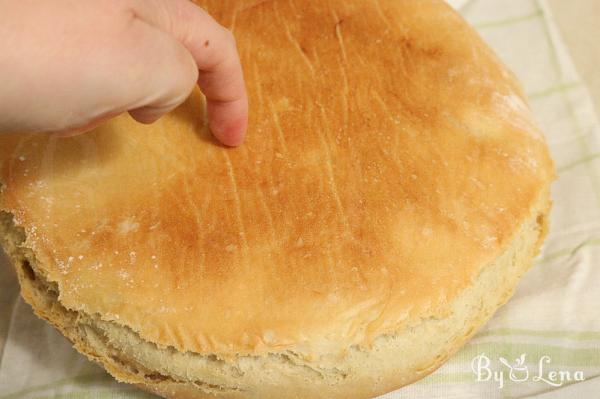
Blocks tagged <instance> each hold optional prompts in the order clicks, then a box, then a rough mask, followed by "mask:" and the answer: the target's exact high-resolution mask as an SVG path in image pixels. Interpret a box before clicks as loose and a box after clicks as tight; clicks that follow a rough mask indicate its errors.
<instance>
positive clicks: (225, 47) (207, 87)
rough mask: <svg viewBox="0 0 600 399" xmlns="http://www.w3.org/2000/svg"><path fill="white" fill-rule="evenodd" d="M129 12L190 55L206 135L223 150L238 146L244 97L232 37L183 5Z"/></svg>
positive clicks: (136, 7)
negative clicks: (205, 114)
mask: <svg viewBox="0 0 600 399" xmlns="http://www.w3.org/2000/svg"><path fill="white" fill-rule="evenodd" d="M131 11H132V15H133V17H134V18H139V19H141V20H143V21H145V22H146V23H148V24H150V25H152V26H154V27H156V28H158V29H160V30H163V31H166V32H168V33H170V34H172V35H173V37H175V39H177V40H178V41H179V42H180V43H182V44H183V46H184V47H185V48H186V49H187V50H188V51H189V52H190V54H191V55H192V57H193V58H194V60H195V62H196V64H197V65H198V70H199V77H198V84H199V86H200V89H201V90H202V92H203V93H204V95H205V96H206V101H207V111H208V118H209V126H210V129H211V131H212V133H213V134H214V135H215V136H216V137H217V139H219V141H221V142H222V143H223V144H225V145H229V146H237V145H239V144H241V143H242V141H243V140H244V135H245V133H246V128H247V125H248V97H247V94H246V86H245V84H244V76H243V71H242V66H241V63H240V59H239V55H238V52H237V48H236V43H235V39H234V37H233V34H232V33H231V32H230V31H229V30H227V29H226V28H224V27H223V26H221V25H219V24H218V23H217V22H216V21H215V20H214V19H213V18H212V17H211V16H210V15H208V13H206V12H205V11H204V10H202V9H201V8H200V7H198V6H196V5H195V4H193V3H192V2H190V1H188V0H153V1H152V2H149V1H147V0H145V1H134V2H133V3H132V9H131Z"/></svg>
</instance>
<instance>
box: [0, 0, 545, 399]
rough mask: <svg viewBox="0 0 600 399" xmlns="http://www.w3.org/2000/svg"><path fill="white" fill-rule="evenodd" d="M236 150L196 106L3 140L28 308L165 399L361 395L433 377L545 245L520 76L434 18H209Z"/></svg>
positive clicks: (399, 7)
mask: <svg viewBox="0 0 600 399" xmlns="http://www.w3.org/2000/svg"><path fill="white" fill-rule="evenodd" d="M199 3H200V5H202V6H203V7H205V9H206V10H207V11H208V12H209V13H211V14H212V15H213V16H215V18H216V19H217V20H218V21H219V22H221V23H222V24H224V25H225V26H228V27H230V28H231V29H233V30H234V32H235V35H236V37H237V41H238V47H239V51H240V55H241V58H242V64H243V66H244V72H245V76H246V80H247V85H248V90H249V94H250V110H251V116H250V125H249V134H248V138H247V141H246V143H245V144H244V145H243V146H241V147H239V148H236V149H229V148H224V147H222V146H220V145H219V144H218V143H217V142H216V141H215V140H214V139H213V138H212V136H211V135H210V132H209V131H208V128H207V123H206V118H205V113H204V112H203V109H204V100H203V98H202V96H201V95H200V93H199V92H195V93H194V94H193V95H192V97H191V98H190V99H189V100H188V101H187V102H186V103H185V104H184V105H183V106H181V107H180V108H178V109H177V110H176V111H174V112H173V113H171V114H169V115H167V116H166V117H164V118H162V119H161V120H160V121H158V122H157V123H155V124H153V125H150V126H147V125H141V124H138V123H136V122H134V121H133V120H132V119H130V118H129V117H128V116H120V117H118V118H116V119H114V120H112V121H109V122H107V123H106V124H104V125H103V126H101V127H99V128H98V129H96V130H95V131H93V132H91V133H89V134H85V135H82V136H77V137H72V138H56V137H52V136H50V135H41V134H37V135H34V134H26V135H23V134H21V135H16V134H4V135H0V183H1V184H2V191H1V194H0V210H1V212H0V241H1V242H2V245H3V247H4V249H5V250H6V252H7V253H8V255H9V256H10V257H11V259H12V262H13V264H14V266H15V268H16V270H17V272H18V275H19V281H20V284H21V290H22V295H23V297H24V298H25V300H26V301H27V302H28V303H29V304H31V306H32V307H33V309H34V311H35V312H36V313H37V314H38V315H39V316H40V317H42V318H44V319H46V320H47V321H48V322H50V323H51V324H53V325H54V326H55V327H56V328H57V329H58V330H59V331H60V332H61V333H63V334H64V335H65V336H66V337H67V338H68V339H69V340H71V341H72V342H73V344H74V346H75V348H77V350H79V351H80V352H81V353H83V354H85V355H86V356H87V357H89V358H90V359H92V360H94V361H96V362H98V363H100V364H102V365H103V366H104V368H106V370H108V372H109V373H111V374H112V375H113V376H114V377H115V378H116V379H118V380H119V381H124V382H127V383H131V384H136V385H138V386H140V387H141V388H143V389H146V390H149V391H151V392H154V393H157V394H159V395H163V396H165V397H169V398H223V399H225V398H227V399H238V398H239V399H242V398H244V399H245V398H261V399H268V398H302V399H305V398H327V399H331V398H344V399H347V398H370V397H374V396H376V395H379V394H383V393H385V392H389V391H391V390H394V389H397V388H399V387H401V386H403V385H406V384H409V383H411V382H413V381H416V380H418V379H420V378H422V377H424V376H426V375H427V374H429V373H431V372H432V371H433V370H435V369H436V368H437V367H439V366H440V365H441V364H442V363H443V362H444V361H445V360H446V359H447V358H448V357H449V356H451V355H452V354H453V353H454V352H455V351H456V350H457V349H458V348H460V347H461V345H463V344H464V343H465V341H466V340H467V339H468V338H469V337H470V336H472V335H473V334H474V333H475V331H476V330H477V329H478V328H479V327H480V326H481V325H482V324H483V323H485V321H486V320H488V319H489V318H490V317H491V315H492V314H493V313H494V311H495V310H496V309H497V308H498V307H499V306H501V305H502V304H503V303H504V302H505V301H506V300H507V299H508V298H509V297H510V295H511V293H512V292H513V290H514V288H515V286H516V284H517V282H518V280H519V277H520V276H521V275H522V274H523V273H524V272H525V271H526V270H527V268H528V267H529V266H530V265H531V263H532V259H533V258H534V256H535V255H536V253H537V252H538V250H539V247H540V244H541V242H542V240H543V237H544V235H545V232H546V220H547V214H548V211H549V207H550V200H549V187H550V184H551V181H552V180H553V178H554V168H553V163H552V161H551V159H550V156H549V153H548V149H547V146H546V144H545V142H544V139H543V137H542V135H541V133H540V131H539V130H538V128H537V127H536V125H535V123H534V122H533V121H532V117H531V114H530V111H529V108H528V106H527V103H526V99H525V96H524V94H523V91H522V89H521V87H520V86H519V84H518V82H517V81H516V79H515V77H514V76H513V74H512V73H511V72H509V71H507V69H506V68H505V67H504V66H503V65H502V63H501V62H500V61H499V60H498V58H497V57H496V56H495V55H494V54H493V52H492V51H491V50H490V49H489V48H488V47H487V46H486V45H485V44H484V43H483V41H482V40H481V39H480V37H479V36H478V35H477V34H476V32H475V31H474V30H473V29H472V28H470V27H469V26H468V25H467V23H466V22H465V21H463V20H462V19H461V17H460V16H459V15H458V14H457V13H456V12H455V11H453V10H452V9H451V8H450V7H449V6H448V5H446V4H445V3H444V2H443V1H441V0H323V1H305V0H289V1H288V0H285V1H284V0H270V1H269V0H235V1H234V0H206V1H201V2H199Z"/></svg>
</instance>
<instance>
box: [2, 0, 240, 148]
mask: <svg viewBox="0 0 600 399" xmlns="http://www.w3.org/2000/svg"><path fill="white" fill-rule="evenodd" d="M0 49H1V50H0V77H1V79H2V87H1V88H0V131H7V130H10V131H51V132H59V133H61V134H63V135H65V134H66V135H72V134H78V133H82V132H85V131H88V130H90V129H92V128H94V127H95V126H97V125H99V124H100V123H102V122H103V121H105V120H107V119H109V118H111V117H113V116H116V115H118V114H121V113H123V112H129V113H130V114H131V116H132V117H133V118H135V119H136V120H138V121H139V122H142V123H152V122H154V121H155V120H157V119H158V118H160V117H161V116H162V115H163V114H165V113H167V112H169V111H171V110H172V109H174V108H175V107H177V106H178V105H179V104H181V103H182V102H183V101H185V99H186V98H187V97H188V96H189V94H190V93H191V91H192V89H193V88H194V86H195V85H196V83H198V84H199V85H200V88H201V90H202V92H203V93H204V94H205V96H206V98H207V109H208V117H209V123H210V128H211V130H212V132H213V134H214V135H215V136H216V137H217V139H219V140H220V141H221V142H222V143H223V144H226V145H229V146H236V145H239V144H241V142H242V140H243V138H244V134H245V131H246V126H247V114H248V103H247V97H246V89H245V86H244V79H243V74H242V68H241V65H240V61H239V58H238V53H237V49H236V46H235V40H234V38H233V35H232V34H231V33H230V32H229V31H228V30H227V29H225V28H224V27H222V26H221V25H219V24H218V23H217V22H216V21H215V20H214V19H213V18H212V17H210V16H209V15H208V14H207V13H206V12H204V11H203V10H202V9H201V8H199V7H197V6H196V5H194V4H193V3H192V2H190V1H188V0H52V1H49V0H0Z"/></svg>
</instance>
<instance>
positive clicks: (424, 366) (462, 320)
mask: <svg viewBox="0 0 600 399" xmlns="http://www.w3.org/2000/svg"><path fill="white" fill-rule="evenodd" d="M545 198H547V193H544V195H543V196H541V197H540V203H539V204H537V205H536V206H535V212H534V213H533V215H532V217H531V218H530V219H529V220H528V221H527V222H526V223H524V224H523V226H522V227H521V228H520V229H519V232H518V233H517V235H516V237H515V239H514V240H513V242H512V243H511V245H510V246H509V248H508V249H507V251H506V252H504V253H503V254H502V255H501V256H500V257H499V258H498V259H496V260H495V261H494V262H492V263H491V264H489V265H486V266H485V267H484V269H483V270H482V272H481V273H480V275H479V276H477V279H476V280H475V281H474V282H473V284H472V285H471V286H470V287H469V288H467V289H465V290H464V291H463V292H461V294H460V295H459V296H458V297H457V298H456V299H455V300H454V301H453V302H452V304H451V315H450V316H449V317H447V318H442V319H426V320H422V321H421V323H419V324H418V325H415V326H414V327H412V328H410V329H406V330H404V331H402V332H398V333H397V334H395V335H388V336H380V337H378V338H377V339H376V340H375V341H374V344H373V347H372V348H371V349H370V350H361V349H360V348H356V347H351V348H349V349H348V351H347V352H346V354H345V355H344V356H341V357H340V356H333V357H332V356H331V354H329V355H324V356H321V357H320V358H317V359H312V360H310V361H305V360H303V359H301V358H300V357H299V356H298V355H299V354H298V353H295V352H293V351H280V352H271V353H269V354H267V355H263V356H236V357H233V358H232V359H229V360H222V359H219V358H218V357H215V356H202V355H198V354H194V353H189V352H188V353H181V352H178V351H176V350H174V349H173V348H159V347H157V346H156V345H154V344H151V343H148V342H145V341H143V340H142V339H141V338H140V337H139V335H137V334H135V333H134V332H132V331H131V330H128V329H126V328H124V327H121V326H119V325H118V324H116V323H113V322H103V321H101V320H100V319H99V317H97V316H89V315H86V314H84V313H81V312H73V311H69V310H67V309H65V308H64V307H63V306H62V305H60V302H59V301H57V299H56V295H57V292H56V287H55V285H53V284H48V283H47V282H45V278H44V276H43V275H42V274H40V273H39V272H37V271H38V264H37V262H36V260H35V258H34V257H33V254H32V253H31V251H29V250H28V249H27V248H25V247H22V246H21V245H20V244H21V243H22V240H23V239H24V234H23V233H22V231H21V230H20V229H19V228H17V227H15V226H14V225H13V224H12V222H11V220H12V219H11V217H10V215H2V214H0V237H2V240H3V241H4V242H3V245H4V246H5V248H6V249H7V251H8V253H9V254H10V256H11V258H12V259H13V264H14V265H15V266H16V268H17V272H18V275H19V280H20V283H21V287H22V293H23V296H24V298H25V299H26V300H27V302H29V303H30V304H31V305H32V306H33V308H34V309H35V311H36V313H37V314H38V315H39V316H40V317H43V318H45V319H47V320H49V321H50V322H51V323H52V324H54V325H55V326H56V327H57V328H58V329H59V330H60V331H61V332H62V333H63V334H64V335H65V336H67V337H68V338H69V339H71V340H72V341H73V342H74V344H75V346H76V348H77V349H78V350H79V351H81V352H82V353H84V354H86V355H87V356H88V357H89V358H90V359H92V360H96V361H98V362H100V363H102V364H103V365H104V367H105V368H106V369H107V370H108V371H109V372H110V373H111V374H112V375H114V376H115V377H116V378H117V379H119V380H120V381H125V382H129V383H135V384H137V385H138V386H140V387H141V388H144V389H147V390H149V391H151V392H154V393H157V394H160V395H162V396H165V397H169V398H197V399H204V398H222V399H228V398H236V399H241V398H244V399H246V398H261V399H265V398H266V399H269V398H280V397H281V395H282V392H285V395H286V397H287V398H298V399H300V398H302V399H306V398H328V399H331V398H344V399H348V398H357V399H358V398H370V397H373V396H376V395H379V394H382V393H385V392H388V391H391V390H393V389H396V388H399V387H401V386H403V385H406V384H408V383H410V382H412V381H415V380H417V379H420V378H422V377H424V376H425V375H427V374H429V373H430V372H432V371H433V370H435V369H436V368H437V367H439V366H440V365H441V364H442V363H443V362H444V361H445V360H446V359H447V358H448V357H449V356H450V355H451V354H452V353H454V351H456V350H457V349H458V348H459V347H460V346H462V344H463V343H464V342H465V341H466V340H467V339H468V338H469V337H470V336H471V335H472V334H473V333H474V332H475V331H476V329H477V328H478V327H479V326H480V325H481V324H483V323H484V322H485V321H486V320H487V319H488V318H489V317H490V316H491V314H492V313H493V312H494V311H495V309H496V308H497V307H498V306H500V305H501V304H502V303H504V302H505V301H506V300H507V299H508V297H509V296H510V295H511V293H512V290H513V288H514V286H515V285H516V282H517V281H518V279H519V277H520V275H521V274H522V273H523V272H524V271H525V270H526V269H527V267H528V266H529V265H530V263H531V259H532V258H533V256H534V255H535V253H536V252H537V251H538V249H539V246H540V244H541V242H542V240H543V237H544V236H545V234H546V230H547V221H546V217H545V215H546V213H547V211H548V206H549V204H548V202H547V201H545V200H544V199H545Z"/></svg>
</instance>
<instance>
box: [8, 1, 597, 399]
mask: <svg viewBox="0 0 600 399" xmlns="http://www.w3.org/2000/svg"><path fill="white" fill-rule="evenodd" d="M415 1H418V0H415ZM450 3H452V4H453V6H455V7H457V9H458V10H459V11H460V12H461V13H462V14H463V15H464V16H465V18H466V19H467V20H468V21H469V22H470V23H471V24H472V25H474V26H475V27H476V29H477V30H478V31H479V32H480V34H481V35H482V36H483V38H484V39H485V40H486V41H487V42H488V43H489V44H490V45H491V46H492V47H493V48H494V49H495V50H496V52H497V53H498V54H499V55H500V57H501V58H502V59H503V60H504V62H505V63H506V64H508V66H509V67H510V68H511V69H512V70H513V71H514V72H515V73H516V74H517V75H518V77H519V78H520V80H521V82H522V83H523V85H524V87H525V90H526V92H527V93H528V95H529V99H530V104H531V107H532V109H533V111H534V114H535V116H536V118H537V121H538V122H539V124H540V125H541V127H542V130H543V131H544V133H545V135H546V139H547V141H548V144H549V146H550V149H551V151H552V155H553V158H554V160H555V162H556V166H557V170H558V180H557V181H556V182H555V183H554V185H553V190H552V196H553V201H554V208H553V210H552V215H551V228H550V234H549V236H548V239H547V240H546V243H545V245H544V248H543V250H542V253H541V255H540V257H539V258H538V259H537V261H536V264H535V266H534V267H533V268H532V269H531V270H530V271H529V272H528V273H527V274H526V275H525V276H524V278H523V280H522V281H521V283H520V284H519V287H518V289H517V291H516V293H515V296H514V297H513V298H512V299H511V300H510V301H509V303H508V304H507V305H506V306H504V307H503V308H501V309H500V310H499V311H498V312H497V313H496V315H495V316H494V318H493V319H492V320H491V321H490V322H489V323H488V324H487V325H486V326H485V328H484V329H483V330H481V331H480V332H479V333H478V334H477V335H476V336H475V337H474V338H473V339H472V340H471V341H470V342H469V343H468V344H467V345H466V346H465V347H464V348H463V349H461V350H460V351H459V352H458V353H457V354H456V355H455V356H453V357H452V358H451V359H450V360H449V361H448V362H447V363H446V364H445V365H444V366H442V367H441V368H440V369H439V370H437V371H436V372H435V373H433V374H432V375H431V376H429V377H427V378H425V379H423V380H421V381H419V382H417V383H415V384H413V385H410V386H408V387H405V388H403V389H400V390H398V391H396V392H393V393H389V394H387V395H384V396H383V397H382V399H400V398H407V399H417V398H419V399H420V398H422V399H431V398H444V399H452V398H460V399H468V398H477V399H479V398H539V399H560V398H573V397H580V398H586V399H587V398H600V288H599V287H600V267H597V263H596V262H598V260H600V142H599V138H600V127H599V125H598V120H597V118H596V115H595V112H594V108H593V105H592V102H591V99H590V97H589V94H588V91H587V89H586V87H585V85H584V84H582V82H581V80H580V79H579V77H578V74H577V72H576V70H575V68H574V66H573V64H572V61H571V59H570V57H569V55H568V52H567V50H566V49H565V46H564V44H563V42H562V40H561V38H560V35H559V33H558V30H557V28H556V26H555V24H554V22H553V19H552V15H551V14H550V12H549V9H548V6H547V4H546V2H545V0H454V1H450ZM448 40H452V38H448ZM16 287H17V283H16V279H15V277H14V275H13V274H12V272H11V271H10V268H9V266H8V263H7V261H6V259H5V258H3V257H1V256H0V399H9V398H10V399H25V398H50V397H52V398H57V399H70V398H74V399H75V398H98V399H100V398H106V399H109V398H110V399H112V398H142V397H144V398H150V397H152V395H150V394H147V393H144V392H142V391H139V390H137V389H136V388H134V387H131V386H128V385H124V384H119V383H117V382H115V381H114V380H113V379H112V378H111V377H110V376H108V375H107V374H106V373H105V372H104V371H103V370H102V369H101V368H100V367H98V366H97V365H95V364H93V363H91V362H89V361H87V360H86V359H85V358H84V357H83V356H81V355H79V354H77V353H76V352H75V350H74V349H72V347H71V345H70V344H69V343H68V342H67V341H66V339H64V338H63V337H62V336H61V335H60V334H59V333H57V332H56V331H55V330H54V329H53V328H51V327H50V326H48V325H47V324H46V323H44V322H42V321H40V320H38V319H37V318H36V317H35V316H34V315H33V314H32V311H31V309H30V308H29V306H28V305H26V304H24V303H23V301H22V300H21V299H18V297H17V288H16Z"/></svg>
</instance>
